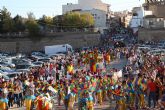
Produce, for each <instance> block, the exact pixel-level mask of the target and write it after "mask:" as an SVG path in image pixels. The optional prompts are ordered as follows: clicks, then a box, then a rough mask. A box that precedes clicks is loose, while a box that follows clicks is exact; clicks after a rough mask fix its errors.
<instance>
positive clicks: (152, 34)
mask: <svg viewBox="0 0 165 110" xmlns="http://www.w3.org/2000/svg"><path fill="white" fill-rule="evenodd" d="M138 40H142V41H161V40H165V30H163V29H162V30H153V29H152V30H151V29H140V30H139V32H138Z"/></svg>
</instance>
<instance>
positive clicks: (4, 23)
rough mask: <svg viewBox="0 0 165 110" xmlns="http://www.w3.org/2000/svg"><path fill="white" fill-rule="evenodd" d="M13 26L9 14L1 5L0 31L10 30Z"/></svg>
mask: <svg viewBox="0 0 165 110" xmlns="http://www.w3.org/2000/svg"><path fill="white" fill-rule="evenodd" d="M13 27H14V25H13V20H12V18H11V14H10V12H9V11H8V10H7V9H6V8H5V7H3V9H0V32H1V33H6V32H12V31H13Z"/></svg>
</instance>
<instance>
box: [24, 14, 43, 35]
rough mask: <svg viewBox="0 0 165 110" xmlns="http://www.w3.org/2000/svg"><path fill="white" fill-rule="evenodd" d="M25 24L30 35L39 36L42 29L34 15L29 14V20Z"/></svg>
mask: <svg viewBox="0 0 165 110" xmlns="http://www.w3.org/2000/svg"><path fill="white" fill-rule="evenodd" d="M25 24H26V28H27V30H28V31H29V34H30V35H38V34H39V31H40V28H39V25H38V23H37V21H36V20H35V16H34V14H33V13H28V19H27V21H26V23H25Z"/></svg>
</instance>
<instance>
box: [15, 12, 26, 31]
mask: <svg viewBox="0 0 165 110" xmlns="http://www.w3.org/2000/svg"><path fill="white" fill-rule="evenodd" d="M13 22H14V32H23V31H25V23H24V21H23V18H22V17H21V16H19V15H16V16H15V17H14V18H13Z"/></svg>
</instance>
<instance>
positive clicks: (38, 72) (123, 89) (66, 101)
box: [0, 46, 165, 110]
mask: <svg viewBox="0 0 165 110" xmlns="http://www.w3.org/2000/svg"><path fill="white" fill-rule="evenodd" d="M160 58H161V56H154V55H147V54H146V53H145V52H144V51H139V50H138V49H137V46H132V47H129V48H128V47H123V48H116V49H112V48H106V49H105V48H94V49H89V50H88V49H87V50H82V51H78V52H74V53H73V54H70V55H65V56H58V57H54V58H53V60H52V62H47V63H44V64H43V65H42V66H41V67H34V68H32V69H31V70H30V72H28V73H23V74H21V75H18V76H17V77H15V78H14V79H10V80H5V79H4V78H3V77H1V78H0V91H1V92H0V109H1V110H7V109H9V108H10V107H13V106H14V105H15V104H16V105H17V107H23V106H25V107H26V110H31V109H32V108H35V109H36V110H52V109H53V108H55V109H56V107H55V105H56V104H55V102H56V101H57V102H58V104H57V106H59V105H63V106H65V109H66V110H73V109H74V107H75V104H76V103H77V106H76V107H77V108H78V109H79V110H94V107H95V105H100V106H101V105H104V102H109V104H110V106H111V103H112V101H115V102H116V106H115V109H116V110H127V109H128V108H129V109H133V110H134V109H147V108H149V109H151V108H156V109H157V110H158V109H162V110H164V109H165V64H164V62H163V61H161V59H160ZM121 59H126V60H127V64H126V65H125V67H123V69H122V72H121V70H117V69H116V68H110V63H111V62H113V61H114V60H115V61H120V60H121ZM119 71H120V74H119ZM152 100H153V104H152ZM152 105H153V106H152Z"/></svg>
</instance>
